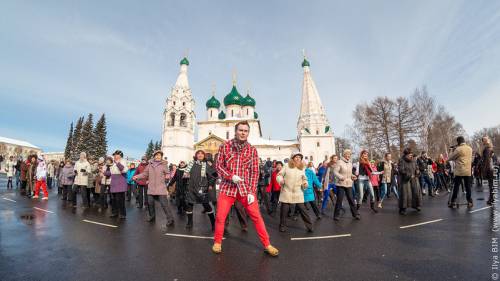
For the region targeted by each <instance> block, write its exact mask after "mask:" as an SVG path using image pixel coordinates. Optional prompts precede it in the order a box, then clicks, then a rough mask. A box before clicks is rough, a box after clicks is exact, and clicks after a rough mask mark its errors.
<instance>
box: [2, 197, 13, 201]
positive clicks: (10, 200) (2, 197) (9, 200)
mask: <svg viewBox="0 0 500 281" xmlns="http://www.w3.org/2000/svg"><path fill="white" fill-rule="evenodd" d="M2 199H3V200H7V201H10V202H16V200H12V199H9V198H5V197H2Z"/></svg>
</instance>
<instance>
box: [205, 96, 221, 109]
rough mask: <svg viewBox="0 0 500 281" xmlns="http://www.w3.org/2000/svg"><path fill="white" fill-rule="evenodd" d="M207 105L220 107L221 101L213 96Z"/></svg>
mask: <svg viewBox="0 0 500 281" xmlns="http://www.w3.org/2000/svg"><path fill="white" fill-rule="evenodd" d="M205 105H206V106H207V108H219V107H220V101H219V100H218V99H216V98H215V97H214V96H212V97H211V98H210V99H209V100H208V101H207V103H206V104H205Z"/></svg>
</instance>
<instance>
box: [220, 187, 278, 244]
mask: <svg viewBox="0 0 500 281" xmlns="http://www.w3.org/2000/svg"><path fill="white" fill-rule="evenodd" d="M256 197H257V196H256ZM236 200H238V201H239V202H241V204H242V205H243V207H244V208H245V210H246V212H247V214H248V216H249V217H250V219H251V220H252V221H253V224H254V226H255V230H256V231H257V234H258V235H259V239H260V241H261V242H262V245H263V246H264V247H267V246H269V245H270V244H271V243H270V242H269V234H267V230H266V225H265V224H264V220H263V219H262V216H261V214H260V210H259V202H258V201H257V200H255V202H253V203H252V204H251V205H248V201H247V198H246V197H241V196H240V194H239V193H238V194H237V195H236V197H230V196H227V195H226V194H224V193H221V194H220V195H219V198H218V199H217V213H216V218H215V233H214V240H215V243H222V236H223V235H224V226H225V222H226V218H227V215H228V213H229V211H230V210H231V206H232V205H233V204H234V202H235V201H236Z"/></svg>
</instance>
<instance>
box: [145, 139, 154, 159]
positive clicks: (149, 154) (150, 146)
mask: <svg viewBox="0 0 500 281" xmlns="http://www.w3.org/2000/svg"><path fill="white" fill-rule="evenodd" d="M154 150H155V147H154V144H153V140H150V141H149V144H148V148H147V149H146V157H147V158H148V159H151V158H152V157H153V152H154Z"/></svg>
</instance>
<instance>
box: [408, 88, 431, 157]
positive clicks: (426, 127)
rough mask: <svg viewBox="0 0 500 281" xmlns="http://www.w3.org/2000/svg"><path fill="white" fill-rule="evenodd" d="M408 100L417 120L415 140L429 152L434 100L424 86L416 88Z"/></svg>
mask: <svg viewBox="0 0 500 281" xmlns="http://www.w3.org/2000/svg"><path fill="white" fill-rule="evenodd" d="M410 100H411V104H412V107H413V109H414V110H415V114H416V118H417V120H416V121H417V126H418V128H417V138H418V141H419V143H420V147H421V148H422V149H423V150H425V151H427V150H429V134H430V130H431V123H432V120H433V119H434V116H435V115H436V100H435V99H434V97H432V96H430V95H429V93H428V92H427V87H426V86H425V85H424V86H423V87H422V89H418V88H416V89H415V92H413V95H411V97H410Z"/></svg>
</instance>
